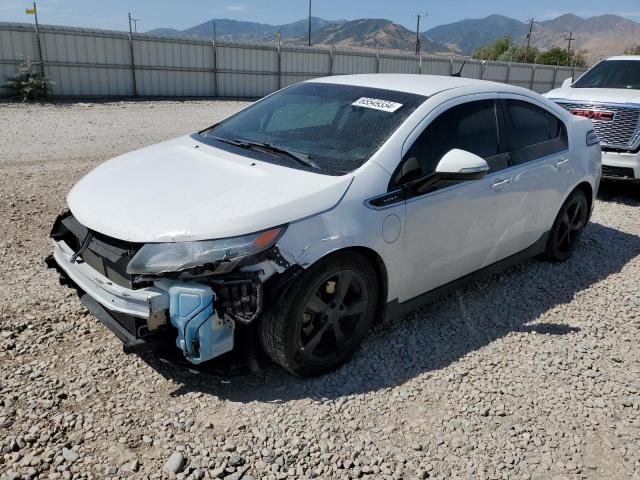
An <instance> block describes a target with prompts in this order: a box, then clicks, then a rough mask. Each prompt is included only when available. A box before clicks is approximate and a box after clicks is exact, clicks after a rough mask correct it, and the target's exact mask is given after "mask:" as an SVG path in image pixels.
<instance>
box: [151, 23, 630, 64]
mask: <svg viewBox="0 0 640 480" xmlns="http://www.w3.org/2000/svg"><path fill="white" fill-rule="evenodd" d="M307 21H308V20H307V19H303V20H299V21H297V22H293V23H287V24H283V25H269V24H264V23H255V22H244V21H238V20H227V19H212V20H209V21H207V22H204V23H201V24H199V25H195V26H193V27H190V28H187V29H185V30H176V29H171V28H159V29H155V30H151V31H149V32H148V33H151V34H155V35H169V36H187V37H200V38H212V37H213V23H214V22H215V28H216V37H217V39H218V40H222V41H230V42H242V43H274V42H275V35H276V33H277V32H280V34H281V37H282V41H283V42H284V43H285V44H294V45H304V44H306V43H307V41H308V38H307V28H308V27H307ZM528 29H529V25H528V24H527V23H524V22H521V21H520V20H516V19H513V18H509V17H505V16H502V15H489V16H488V17H485V18H481V19H466V20H461V21H458V22H454V23H450V24H447V25H440V26H437V27H433V28H431V29H429V30H427V31H425V32H422V33H421V35H420V40H421V49H422V51H423V52H425V53H428V54H436V55H443V54H446V55H452V54H455V55H469V54H470V53H471V52H472V51H473V50H474V49H476V48H479V47H481V46H483V45H486V44H489V43H491V42H493V41H494V40H496V39H497V38H501V37H503V36H505V35H508V36H510V37H511V38H512V39H514V40H515V41H516V42H524V41H525V39H526V34H527V32H528ZM311 31H312V34H311V42H312V44H313V45H314V46H325V47H330V46H333V47H336V48H356V49H374V48H378V49H381V50H387V51H396V52H397V51H405V52H412V51H414V50H415V32H412V31H411V30H409V29H407V28H406V27H404V26H402V25H400V24H398V23H395V22H392V21H391V20H386V19H370V18H367V19H358V20H324V19H322V18H317V17H312V19H311ZM570 32H572V34H573V42H572V48H573V49H576V50H586V56H587V58H588V59H589V60H590V61H592V62H593V61H595V60H597V59H599V58H601V57H603V56H608V55H614V54H619V53H622V52H623V51H624V50H625V49H626V48H629V47H631V46H633V45H635V44H637V43H638V42H639V41H640V23H637V22H634V21H632V20H629V19H627V18H623V17H620V16H617V15H600V16H597V17H591V18H582V17H579V16H577V15H573V14H566V15H561V16H559V17H557V18H554V19H551V20H545V21H541V22H536V23H535V24H534V27H533V34H532V39H531V43H532V45H534V46H536V47H538V48H541V49H548V48H551V47H556V46H559V47H563V48H565V47H566V45H567V40H566V38H567V36H568V35H569V33H570Z"/></svg>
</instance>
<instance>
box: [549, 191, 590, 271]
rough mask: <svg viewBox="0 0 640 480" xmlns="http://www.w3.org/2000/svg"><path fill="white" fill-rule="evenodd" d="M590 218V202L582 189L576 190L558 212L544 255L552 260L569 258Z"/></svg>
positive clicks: (558, 260) (562, 260)
mask: <svg viewBox="0 0 640 480" xmlns="http://www.w3.org/2000/svg"><path fill="white" fill-rule="evenodd" d="M588 218H589V202H588V201H587V196H586V195H585V193H584V192H583V191H582V190H574V191H573V192H572V193H571V195H569V198H567V200H566V201H565V202H564V204H563V205H562V207H561V208H560V212H558V216H557V217H556V220H555V222H554V223H553V227H552V229H551V233H550V235H549V240H548V242H547V249H546V250H545V253H544V257H545V258H546V259H547V260H550V261H552V262H564V261H565V260H568V259H569V258H570V257H571V255H572V254H573V251H574V250H575V248H576V246H577V245H578V241H579V240H580V236H581V235H582V231H583V230H584V227H585V226H586V225H587V219H588Z"/></svg>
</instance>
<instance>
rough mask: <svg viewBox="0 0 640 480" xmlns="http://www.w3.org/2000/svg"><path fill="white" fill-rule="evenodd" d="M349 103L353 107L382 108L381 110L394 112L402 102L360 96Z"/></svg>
mask: <svg viewBox="0 0 640 480" xmlns="http://www.w3.org/2000/svg"><path fill="white" fill-rule="evenodd" d="M351 105H353V106H355V107H365V108H373V109H375V110H382V111H383V112H395V111H396V110H397V109H399V108H400V107H401V106H402V104H401V103H396V102H390V101H389V100H381V99H379V98H368V97H360V98H359V99H358V100H356V101H355V102H353V103H352V104H351Z"/></svg>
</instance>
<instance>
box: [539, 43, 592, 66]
mask: <svg viewBox="0 0 640 480" xmlns="http://www.w3.org/2000/svg"><path fill="white" fill-rule="evenodd" d="M538 63H542V64H543V65H569V66H576V67H580V68H585V67H587V66H588V64H587V60H586V58H585V56H584V52H583V51H579V52H573V51H572V52H570V53H569V54H568V55H567V50H566V49H564V48H560V47H553V48H550V49H549V50H545V51H544V52H541V53H540V55H539V56H538Z"/></svg>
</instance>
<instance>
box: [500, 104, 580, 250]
mask: <svg viewBox="0 0 640 480" xmlns="http://www.w3.org/2000/svg"><path fill="white" fill-rule="evenodd" d="M500 97H501V99H500V100H499V101H498V117H499V124H500V133H501V143H502V147H501V151H503V152H506V153H507V154H508V156H509V164H510V168H509V170H508V171H509V174H510V178H511V182H512V185H511V188H509V189H508V190H505V192H504V194H505V199H506V200H508V202H509V203H510V204H511V205H512V207H513V208H515V209H516V210H517V211H519V212H521V214H520V215H519V216H518V218H517V219H516V221H515V222H514V223H513V224H511V225H509V226H508V228H507V230H506V232H505V236H504V239H503V256H508V255H511V254H514V253H517V252H519V251H521V250H524V249H525V248H527V247H529V246H531V245H533V244H534V243H535V242H536V241H537V240H539V239H540V237H541V236H542V235H543V234H544V233H545V232H546V231H547V230H548V229H549V228H550V225H551V223H552V222H553V219H554V218H555V216H556V214H557V212H558V209H559V208H560V204H561V202H562V198H563V196H564V194H565V192H566V191H567V189H568V188H569V184H570V183H571V181H572V175H571V171H572V170H571V164H570V157H569V149H568V138H567V129H566V126H565V125H564V123H563V122H562V120H560V119H559V118H557V117H556V116H555V115H554V114H553V113H552V112H551V111H550V110H547V109H546V108H544V105H543V104H542V103H539V104H538V103H537V102H536V103H534V102H532V101H529V100H527V99H526V97H523V96H518V95H508V94H502V95H501V96H500Z"/></svg>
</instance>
